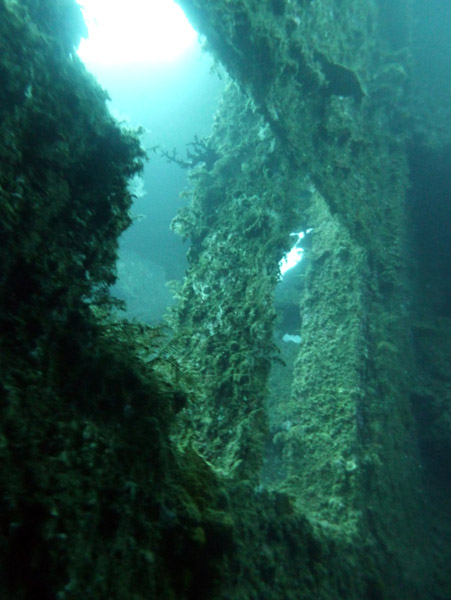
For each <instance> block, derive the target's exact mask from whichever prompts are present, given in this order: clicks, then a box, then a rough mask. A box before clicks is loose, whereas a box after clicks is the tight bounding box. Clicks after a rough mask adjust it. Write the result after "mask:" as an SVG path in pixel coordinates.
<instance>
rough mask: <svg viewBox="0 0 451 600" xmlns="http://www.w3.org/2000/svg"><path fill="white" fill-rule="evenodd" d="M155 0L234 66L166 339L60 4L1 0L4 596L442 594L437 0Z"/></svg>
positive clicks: (445, 88) (445, 330) (68, 12)
mask: <svg viewBox="0 0 451 600" xmlns="http://www.w3.org/2000/svg"><path fill="white" fill-rule="evenodd" d="M179 3H180V5H181V6H182V8H183V9H184V10H185V12H186V14H187V16H188V17H189V19H190V20H191V22H192V23H193V25H194V26H195V28H196V29H197V30H198V31H199V32H200V33H202V34H203V35H204V36H205V39H206V45H207V49H208V51H210V52H211V53H212V54H213V55H214V56H215V57H216V59H217V60H218V61H219V62H220V63H221V64H222V65H223V66H224V67H225V69H226V70H227V72H228V76H229V78H230V81H229V83H228V85H227V87H226V90H225V92H224V95H223V98H222V101H221V105H220V107H219V110H218V113H217V115H216V119H215V123H214V128H213V132H212V135H211V137H210V138H209V139H208V141H207V142H205V143H204V145H203V147H202V150H203V153H204V160H202V161H199V162H198V163H197V164H196V165H195V166H194V168H193V170H192V172H191V179H190V185H191V188H190V196H191V199H190V202H189V205H188V206H187V207H186V208H184V209H183V210H182V211H181V212H180V213H179V214H178V215H177V216H176V217H175V219H174V223H173V227H174V230H175V231H177V232H178V233H180V235H182V236H183V237H185V238H186V239H189V240H190V250H189V269H188V272H187V274H186V278H185V280H184V281H183V283H182V284H181V285H180V288H179V290H178V292H177V294H178V303H177V306H176V307H175V309H174V310H173V311H172V315H171V318H170V327H171V336H170V340H169V341H168V340H167V339H165V338H164V337H163V336H162V332H161V331H160V330H158V329H155V328H154V329H152V328H149V327H147V326H144V325H141V324H139V323H129V322H126V321H124V320H120V319H118V318H117V316H116V317H115V316H114V315H115V313H114V311H112V308H113V304H114V303H113V301H112V300H111V298H110V297H109V293H108V288H109V286H110V284H111V283H112V282H113V281H114V272H115V260H116V252H117V238H118V236H119V234H120V233H121V232H122V231H123V230H124V229H125V228H126V227H127V226H128V225H129V223H130V218H129V213H128V211H129V208H130V205H131V197H130V194H129V193H128V192H127V182H128V180H129V178H130V177H131V176H133V175H134V174H135V173H137V172H139V170H140V168H141V166H142V161H143V160H144V154H143V151H142V150H141V148H140V145H139V139H138V137H137V135H136V134H135V133H134V132H132V131H128V130H126V129H124V128H123V127H121V126H119V125H118V124H117V123H116V122H115V121H114V119H113V118H112V117H111V116H110V115H109V113H108V111H107V108H106V105H105V98H106V96H105V94H104V93H103V91H102V90H101V89H100V88H99V87H98V85H97V83H96V82H95V80H94V79H93V78H92V77H91V76H90V75H89V74H88V73H87V72H86V70H85V68H84V67H83V65H82V64H81V63H80V61H79V60H78V58H77V57H76V54H75V51H74V49H75V48H76V46H77V44H78V42H79V39H80V37H81V36H82V35H83V34H84V24H83V20H82V18H81V13H80V11H79V8H78V7H77V5H76V4H75V2H74V1H72V0H22V1H20V2H19V1H13V0H0V49H1V51H0V155H1V163H0V261H1V262H0V265H1V268H0V281H1V286H0V397H1V406H0V410H1V420H0V464H1V470H0V477H1V480H0V481H1V495H0V503H1V504H0V506H1V509H0V519H1V528H0V556H1V562H0V564H1V568H0V595H1V596H2V597H4V598H11V599H14V600H25V599H27V600H28V599H29V600H31V599H36V598H40V599H48V600H50V599H58V600H69V599H77V600H78V599H81V598H83V599H84V600H88V599H93V600H94V599H106V598H108V599H117V600H122V599H123V600H147V599H153V598H155V599H156V598H158V599H164V600H172V599H173V600H176V599H177V600H178V599H180V600H181V599H188V600H191V599H192V600H193V599H200V598H203V599H212V600H213V599H215V600H216V599H217V600H226V599H227V600H291V599H293V600H294V599H296V600H299V599H306V600H307V599H311V600H329V599H330V600H337V599H340V598H342V599H346V600H353V599H355V600H401V599H409V600H411V599H414V598H417V599H421V600H446V599H449V598H450V597H451V580H450V570H449V564H450V563H451V520H450V517H451V427H450V423H451V344H450V341H451V269H450V268H449V266H450V261H449V259H450V247H451V243H450V242H451V239H450V238H451V234H450V231H451V227H450V225H451V203H450V195H451V183H450V178H449V173H450V172H451V152H450V150H451V102H450V98H451V66H450V65H451V61H450V60H449V42H450V35H449V32H450V31H451V11H450V8H449V6H448V5H447V3H443V2H439V1H437V0H434V1H431V2H423V1H421V0H391V1H386V0H378V1H376V0H311V1H309V0H264V1H258V2H257V1H256V0H209V2H204V1H201V0H180V1H179ZM446 52H448V55H446ZM205 157H207V158H205ZM196 162H197V161H196ZM307 230H308V231H309V234H308V235H306V236H305V238H304V241H305V248H304V259H303V261H302V262H301V264H300V265H299V266H298V267H297V269H298V271H297V272H296V273H295V275H294V276H291V277H288V276H287V277H286V278H285V277H284V278H283V279H282V280H281V278H280V275H279V261H280V260H281V258H282V256H283V255H284V254H285V253H286V252H287V251H288V250H289V249H290V247H291V246H292V244H293V237H292V236H291V235H290V234H292V233H295V232H300V231H303V232H305V231H307ZM285 335H287V336H289V337H287V338H286V339H288V340H290V341H288V342H283V341H282V340H283V336H285Z"/></svg>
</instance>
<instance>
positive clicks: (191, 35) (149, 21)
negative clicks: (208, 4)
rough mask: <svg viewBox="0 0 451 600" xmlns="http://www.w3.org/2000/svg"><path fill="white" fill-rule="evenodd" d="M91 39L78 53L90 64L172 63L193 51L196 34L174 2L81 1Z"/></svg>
mask: <svg viewBox="0 0 451 600" xmlns="http://www.w3.org/2000/svg"><path fill="white" fill-rule="evenodd" d="M79 3H80V5H81V8H82V11H83V14H84V17H85V21H86V24H87V26H88V31H89V38H88V39H87V40H82V42H81V44H80V48H79V50H78V54H79V56H80V58H81V59H82V60H83V61H84V62H85V63H86V64H87V65H88V64H101V65H128V64H130V65H131V64H143V63H145V64H155V63H162V62H170V61H173V60H176V59H177V58H179V57H181V56H182V54H184V53H185V52H186V51H187V50H189V49H190V48H192V47H193V46H194V44H195V43H196V40H197V33H196V32H195V31H194V29H193V28H192V27H191V25H190V24H189V22H188V19H187V18H186V16H185V14H184V13H183V11H182V9H181V8H180V6H178V5H177V4H175V2H174V1H173V0H79Z"/></svg>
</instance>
